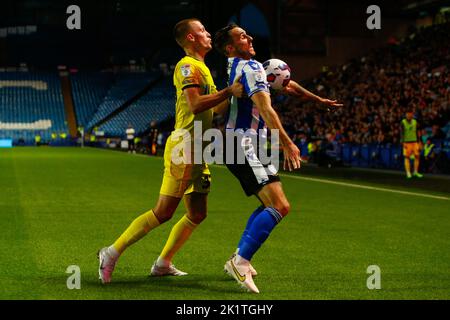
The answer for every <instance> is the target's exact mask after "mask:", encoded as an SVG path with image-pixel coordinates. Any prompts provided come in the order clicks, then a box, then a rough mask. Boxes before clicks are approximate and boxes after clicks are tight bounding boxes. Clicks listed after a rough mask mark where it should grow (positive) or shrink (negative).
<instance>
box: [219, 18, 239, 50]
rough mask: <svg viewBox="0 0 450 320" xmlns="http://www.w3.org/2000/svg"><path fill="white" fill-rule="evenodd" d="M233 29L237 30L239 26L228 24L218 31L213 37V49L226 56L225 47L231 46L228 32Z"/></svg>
mask: <svg viewBox="0 0 450 320" xmlns="http://www.w3.org/2000/svg"><path fill="white" fill-rule="evenodd" d="M234 28H239V26H238V25H237V24H235V23H230V24H229V25H227V26H226V27H224V28H222V29H220V30H219V31H217V32H216V34H215V35H214V47H215V48H216V50H217V51H219V52H220V53H222V54H224V55H225V56H227V55H228V54H227V50H226V46H227V45H229V44H231V35H230V31H231V30H233V29H234Z"/></svg>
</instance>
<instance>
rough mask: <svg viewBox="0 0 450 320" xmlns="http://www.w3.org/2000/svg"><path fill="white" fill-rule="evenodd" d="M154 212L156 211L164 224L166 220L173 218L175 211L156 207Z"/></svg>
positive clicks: (160, 221)
mask: <svg viewBox="0 0 450 320" xmlns="http://www.w3.org/2000/svg"><path fill="white" fill-rule="evenodd" d="M153 212H154V213H155V216H156V219H158V221H159V223H160V224H163V223H164V222H166V221H169V220H170V219H172V217H173V213H174V211H169V210H155V209H153Z"/></svg>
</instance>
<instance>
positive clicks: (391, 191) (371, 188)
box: [93, 148, 450, 201]
mask: <svg viewBox="0 0 450 320" xmlns="http://www.w3.org/2000/svg"><path fill="white" fill-rule="evenodd" d="M93 149H97V150H103V149H98V148H93ZM105 151H110V150H105ZM124 155H127V156H129V155H128V154H126V153H124ZM133 156H142V157H146V158H147V159H148V158H150V159H157V157H149V156H148V155H144V154H135V155H133ZM210 166H211V167H214V168H222V169H226V166H224V165H217V164H213V165H210ZM279 176H280V177H286V178H292V179H297V180H306V181H314V182H321V183H328V184H334V185H338V186H344V187H350V188H360V189H366V190H374V191H382V192H390V193H398V194H405V195H408V196H416V197H423V198H431V199H437V200H446V201H449V200H450V198H449V197H444V196H434V195H432V194H426V193H418V192H410V191H401V190H392V189H387V188H379V187H371V186H365V185H363V184H355V183H347V182H339V181H333V180H327V179H318V178H307V177H300V176H294V175H290V174H283V173H280V174H279Z"/></svg>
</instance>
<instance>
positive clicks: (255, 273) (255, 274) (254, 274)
mask: <svg viewBox="0 0 450 320" xmlns="http://www.w3.org/2000/svg"><path fill="white" fill-rule="evenodd" d="M235 256H236V253H233V254H232V255H231V257H230V259H228V260H231V259H233V258H234V257H235ZM248 266H249V268H250V272H251V273H252V277H256V276H257V275H258V272H256V269H255V268H253V266H252V264H251V263H249V264H248ZM223 271H225V272H226V273H227V274H228V275H229V276H230V277H232V276H233V274H232V273H229V272H228V270H227V269H226V268H224V270H223Z"/></svg>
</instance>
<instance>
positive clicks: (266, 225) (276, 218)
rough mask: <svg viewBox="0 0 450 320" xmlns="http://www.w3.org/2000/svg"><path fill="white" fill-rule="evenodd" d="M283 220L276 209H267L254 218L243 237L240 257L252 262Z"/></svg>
mask: <svg viewBox="0 0 450 320" xmlns="http://www.w3.org/2000/svg"><path fill="white" fill-rule="evenodd" d="M282 218H283V216H282V215H281V214H280V213H279V212H278V211H277V210H276V209H275V208H271V207H267V208H265V209H264V210H263V211H261V212H260V213H259V214H258V215H257V216H256V217H255V218H254V220H253V222H252V224H251V225H250V228H249V229H248V231H247V234H246V235H245V236H243V237H242V239H241V246H240V247H239V255H240V256H241V257H243V258H244V259H247V260H248V261H250V260H251V259H252V257H253V255H254V254H255V253H256V251H258V249H259V247H261V245H262V244H263V243H264V241H266V239H267V237H268V236H269V234H270V232H271V231H272V230H273V228H275V226H276V225H277V224H278V223H279V222H280V221H281V219H282Z"/></svg>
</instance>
